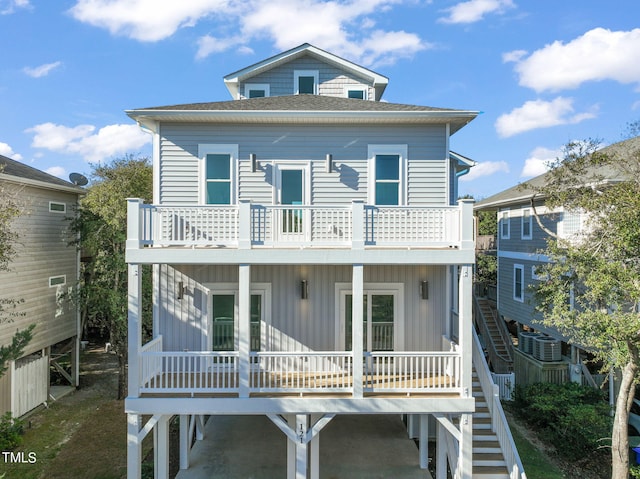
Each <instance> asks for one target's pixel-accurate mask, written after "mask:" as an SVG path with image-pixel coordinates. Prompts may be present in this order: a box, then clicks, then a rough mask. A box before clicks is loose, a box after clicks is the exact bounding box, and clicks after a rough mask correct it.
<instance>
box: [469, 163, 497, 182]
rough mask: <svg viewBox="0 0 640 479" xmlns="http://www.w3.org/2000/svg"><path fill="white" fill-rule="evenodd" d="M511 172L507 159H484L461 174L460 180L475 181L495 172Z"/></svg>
mask: <svg viewBox="0 0 640 479" xmlns="http://www.w3.org/2000/svg"><path fill="white" fill-rule="evenodd" d="M500 172H502V173H509V165H508V164H507V162H506V161H482V162H480V163H478V164H476V166H474V167H473V168H471V171H469V173H468V174H466V175H464V176H461V177H460V181H473V180H477V179H478V178H481V177H483V176H491V175H493V174H495V173H500Z"/></svg>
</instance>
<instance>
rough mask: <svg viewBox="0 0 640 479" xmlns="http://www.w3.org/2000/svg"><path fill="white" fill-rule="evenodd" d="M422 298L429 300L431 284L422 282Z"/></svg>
mask: <svg viewBox="0 0 640 479" xmlns="http://www.w3.org/2000/svg"><path fill="white" fill-rule="evenodd" d="M420 298H422V299H429V282H428V281H420Z"/></svg>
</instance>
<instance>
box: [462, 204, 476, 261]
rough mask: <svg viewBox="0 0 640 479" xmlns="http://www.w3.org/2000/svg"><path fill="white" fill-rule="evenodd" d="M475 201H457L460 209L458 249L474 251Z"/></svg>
mask: <svg viewBox="0 0 640 479" xmlns="http://www.w3.org/2000/svg"><path fill="white" fill-rule="evenodd" d="M474 202H475V200H473V199H470V198H464V199H460V200H458V206H459V208H460V249H462V250H469V249H470V250H473V249H475V247H476V246H475V240H474V238H475V231H474V227H473V203H474Z"/></svg>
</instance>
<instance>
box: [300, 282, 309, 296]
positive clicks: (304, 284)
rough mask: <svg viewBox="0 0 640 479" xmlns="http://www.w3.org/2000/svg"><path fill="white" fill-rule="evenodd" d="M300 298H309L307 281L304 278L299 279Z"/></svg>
mask: <svg viewBox="0 0 640 479" xmlns="http://www.w3.org/2000/svg"><path fill="white" fill-rule="evenodd" d="M300 298H301V299H309V282H308V281H307V280H306V279H303V280H302V281H300Z"/></svg>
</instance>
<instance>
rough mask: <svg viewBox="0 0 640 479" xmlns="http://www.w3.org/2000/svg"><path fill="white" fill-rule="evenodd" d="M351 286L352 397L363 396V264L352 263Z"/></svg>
mask: <svg viewBox="0 0 640 479" xmlns="http://www.w3.org/2000/svg"><path fill="white" fill-rule="evenodd" d="M351 284H352V286H351V295H352V298H353V301H352V308H353V309H352V312H351V318H352V321H351V329H352V331H351V337H352V341H351V349H352V351H353V397H354V398H362V397H363V396H364V383H363V381H364V368H363V362H364V348H363V338H364V332H363V329H364V328H363V324H364V315H363V314H364V313H363V307H364V299H363V296H364V266H363V265H362V264H354V265H353V278H352V283H351Z"/></svg>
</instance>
